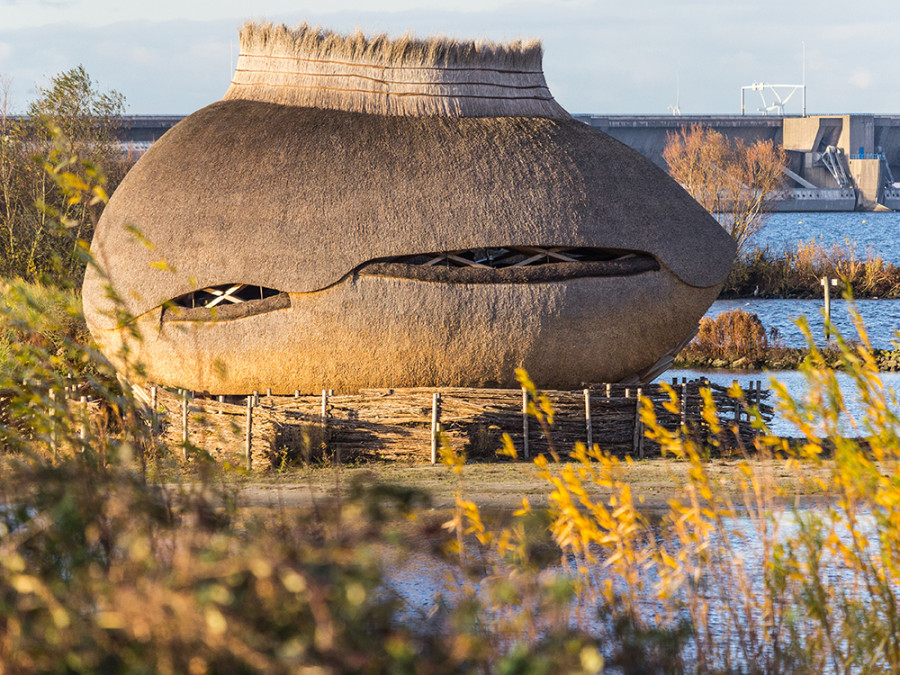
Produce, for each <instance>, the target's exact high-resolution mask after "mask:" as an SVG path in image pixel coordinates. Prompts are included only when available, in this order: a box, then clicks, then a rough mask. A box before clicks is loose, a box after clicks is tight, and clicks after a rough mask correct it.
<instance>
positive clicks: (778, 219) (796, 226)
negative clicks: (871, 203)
mask: <svg viewBox="0 0 900 675" xmlns="http://www.w3.org/2000/svg"><path fill="white" fill-rule="evenodd" d="M810 239H815V240H817V241H819V242H821V243H822V244H824V245H826V246H830V245H831V244H839V245H841V246H844V245H845V244H846V243H847V242H848V241H849V242H850V243H851V244H853V245H854V246H855V247H856V249H857V251H859V252H860V253H863V252H865V251H872V252H874V253H876V254H878V255H880V256H881V257H882V258H884V259H885V260H887V261H889V262H892V263H896V264H900V212H893V213H856V212H853V213H773V214H772V215H771V216H770V218H769V220H768V221H767V222H766V224H765V227H764V228H763V230H762V231H761V232H759V233H758V234H757V235H756V237H755V238H754V239H753V241H752V242H751V243H752V245H754V246H758V247H760V248H762V247H765V246H768V247H769V248H772V249H774V250H776V251H779V250H783V249H785V248H787V249H793V248H795V247H796V246H797V243H798V242H801V241H809V240H810Z"/></svg>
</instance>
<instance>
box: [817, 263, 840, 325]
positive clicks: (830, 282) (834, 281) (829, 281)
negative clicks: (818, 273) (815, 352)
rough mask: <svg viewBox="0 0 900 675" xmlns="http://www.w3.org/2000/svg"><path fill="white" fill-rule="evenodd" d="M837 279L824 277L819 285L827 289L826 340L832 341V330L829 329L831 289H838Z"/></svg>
mask: <svg viewBox="0 0 900 675" xmlns="http://www.w3.org/2000/svg"><path fill="white" fill-rule="evenodd" d="M837 281H838V280H837V279H830V278H828V277H822V278H821V279H820V280H819V283H820V284H822V287H823V288H824V289H825V339H826V340H830V339H831V330H830V329H829V324H830V323H831V287H832V286H834V287H835V288H837Z"/></svg>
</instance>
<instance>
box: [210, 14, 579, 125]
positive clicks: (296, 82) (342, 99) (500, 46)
mask: <svg viewBox="0 0 900 675" xmlns="http://www.w3.org/2000/svg"><path fill="white" fill-rule="evenodd" d="M541 60H542V49H541V43H540V41H539V40H533V39H532V40H514V41H511V42H505V43H498V42H490V41H481V40H478V41H475V40H457V39H454V38H449V37H431V38H425V39H419V38H416V37H414V36H412V35H409V34H407V35H404V36H402V37H399V38H396V39H391V38H389V37H388V36H387V35H384V34H382V35H376V36H371V37H369V36H366V35H365V34H364V33H363V32H362V31H356V32H355V33H352V34H350V35H341V34H338V33H334V32H331V31H328V30H325V29H322V28H318V27H312V26H310V25H308V24H301V25H300V26H298V27H297V28H294V29H291V28H288V27H287V26H284V25H274V24H256V23H247V24H245V25H244V27H243V28H242V29H241V53H240V57H239V58H238V64H237V68H236V69H235V73H234V79H233V81H232V83H231V87H230V88H229V90H228V92H227V93H226V95H225V99H249V100H256V101H262V102H268V103H279V104H286V105H297V106H304V107H319V108H328V109H336V110H346V111H350V112H364V113H373V114H382V115H408V116H431V115H448V116H452V117H505V116H530V117H557V118H565V117H568V115H567V113H565V111H564V110H563V109H562V108H561V107H560V106H559V105H558V104H557V103H556V102H555V101H554V100H553V97H552V95H551V94H550V91H549V89H548V88H547V83H546V81H545V80H544V74H543V71H542V68H541Z"/></svg>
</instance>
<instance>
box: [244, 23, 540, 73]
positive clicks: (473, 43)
mask: <svg viewBox="0 0 900 675" xmlns="http://www.w3.org/2000/svg"><path fill="white" fill-rule="evenodd" d="M240 39H241V48H242V49H244V48H246V49H248V50H252V49H255V48H259V49H265V50H271V51H272V52H283V53H285V54H293V55H295V56H298V57H303V58H320V59H336V60H341V59H345V60H351V61H365V62H368V63H373V64H380V65H391V66H399V65H404V66H467V65H484V66H493V67H496V68H516V69H522V70H538V71H539V70H540V69H541V59H542V57H543V51H542V48H541V42H540V40H537V39H524V40H514V41H510V42H502V43H500V42H492V41H490V40H459V39H457V38H454V37H443V36H438V37H430V38H425V39H422V38H417V37H416V36H415V35H413V34H411V33H406V34H404V35H402V36H401V37H399V38H391V37H389V36H388V35H387V34H385V33H381V34H379V35H366V34H365V33H364V32H363V31H362V30H356V31H355V32H353V33H351V34H349V35H344V34H341V33H336V32H334V31H331V30H328V29H327V28H323V27H321V26H311V25H310V24H308V23H301V24H300V25H298V26H297V27H296V28H289V27H288V26H285V25H283V24H281V25H277V24H274V23H254V22H247V23H245V24H244V26H243V27H242V28H241V38H240Z"/></svg>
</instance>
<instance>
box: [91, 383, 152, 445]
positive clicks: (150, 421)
mask: <svg viewBox="0 0 900 675" xmlns="http://www.w3.org/2000/svg"><path fill="white" fill-rule="evenodd" d="M79 403H80V404H81V426H80V427H79V429H78V438H80V439H81V440H82V441H85V440H87V414H88V413H87V396H82V397H81V401H80V402H79ZM150 423H151V424H153V420H152V418H151V421H150ZM151 429H152V427H151ZM83 451H84V448H82V452H83Z"/></svg>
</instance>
